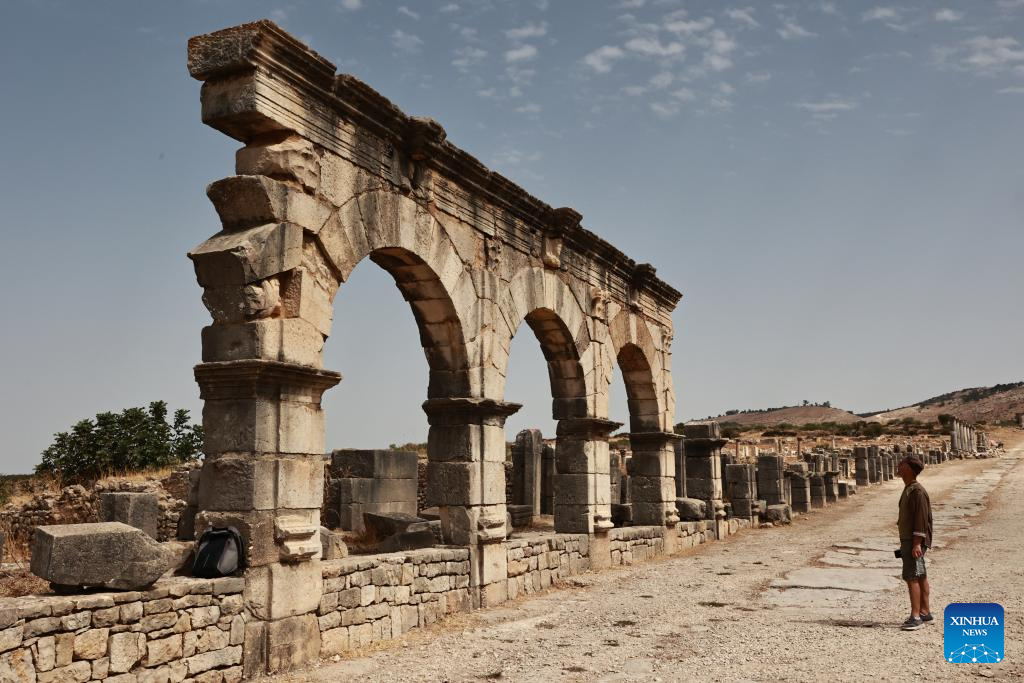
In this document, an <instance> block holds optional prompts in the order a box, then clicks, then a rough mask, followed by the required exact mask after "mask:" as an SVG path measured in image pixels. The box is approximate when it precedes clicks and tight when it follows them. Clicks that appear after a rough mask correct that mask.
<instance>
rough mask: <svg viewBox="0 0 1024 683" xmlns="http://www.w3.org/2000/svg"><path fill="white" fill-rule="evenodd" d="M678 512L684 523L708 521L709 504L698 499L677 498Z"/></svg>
mask: <svg viewBox="0 0 1024 683" xmlns="http://www.w3.org/2000/svg"><path fill="white" fill-rule="evenodd" d="M675 504H676V512H677V513H678V514H679V519H680V520H681V521H684V522H696V521H700V520H703V519H707V503H706V502H705V501H703V500H700V499H697V498H676V500H675Z"/></svg>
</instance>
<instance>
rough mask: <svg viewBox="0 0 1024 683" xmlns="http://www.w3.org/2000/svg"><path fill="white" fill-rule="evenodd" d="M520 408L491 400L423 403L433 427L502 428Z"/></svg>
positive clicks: (468, 399) (442, 399)
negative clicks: (491, 426) (486, 426)
mask: <svg viewBox="0 0 1024 683" xmlns="http://www.w3.org/2000/svg"><path fill="white" fill-rule="evenodd" d="M522 407H523V404H521V403H507V402H505V401H495V400H494V399H491V398H469V397H456V398H431V399H427V400H426V401H424V402H423V412H425V413H426V414H427V422H428V423H429V424H431V425H433V426H454V425H461V424H480V425H494V426H498V427H504V426H505V420H506V419H507V418H508V417H509V416H510V415H514V414H516V413H517V412H518V411H519V409H520V408H522ZM504 523H505V521H504V520H502V524H504Z"/></svg>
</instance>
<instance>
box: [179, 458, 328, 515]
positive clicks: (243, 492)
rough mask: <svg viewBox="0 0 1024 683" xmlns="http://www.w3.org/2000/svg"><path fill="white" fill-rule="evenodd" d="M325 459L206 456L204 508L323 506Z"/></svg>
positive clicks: (202, 479) (201, 488)
mask: <svg viewBox="0 0 1024 683" xmlns="http://www.w3.org/2000/svg"><path fill="white" fill-rule="evenodd" d="M323 468H324V463H323V458H321V457H319V456H315V455H307V456H296V457H291V458H278V457H268V456H246V455H242V456H236V455H222V456H216V457H207V458H206V460H205V461H204V463H203V473H202V476H201V477H200V480H199V507H200V508H202V509H205V510H219V511H226V510H241V511H247V510H275V509H279V508H287V509H304V508H306V509H308V508H319V507H321V505H323Z"/></svg>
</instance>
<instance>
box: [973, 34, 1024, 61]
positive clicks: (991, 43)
mask: <svg viewBox="0 0 1024 683" xmlns="http://www.w3.org/2000/svg"><path fill="white" fill-rule="evenodd" d="M963 44H964V46H965V47H966V49H967V51H968V52H969V54H968V55H967V56H966V57H965V58H964V59H963V63H964V64H966V65H967V66H970V67H976V68H979V69H997V68H1000V67H1003V66H1006V65H1008V64H1011V63H1013V62H1020V61H1024V50H1021V49H1020V48H1019V47H1018V45H1019V43H1018V42H1017V40H1016V39H1015V38H1009V37H1006V38H989V37H988V36H977V37H975V38H969V39H968V40H965V41H964V43H963Z"/></svg>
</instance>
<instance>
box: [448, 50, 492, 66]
mask: <svg viewBox="0 0 1024 683" xmlns="http://www.w3.org/2000/svg"><path fill="white" fill-rule="evenodd" d="M454 54H455V59H453V60H452V66H454V67H455V68H456V69H458V70H459V71H463V72H465V71H468V70H469V69H470V68H471V67H473V66H476V65H477V64H479V63H480V62H482V61H483V60H484V59H486V58H487V51H486V50H481V49H480V48H478V47H473V46H472V45H467V46H466V47H461V48H459V49H458V50H456V51H455V53H454Z"/></svg>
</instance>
